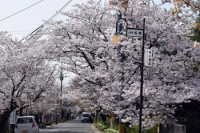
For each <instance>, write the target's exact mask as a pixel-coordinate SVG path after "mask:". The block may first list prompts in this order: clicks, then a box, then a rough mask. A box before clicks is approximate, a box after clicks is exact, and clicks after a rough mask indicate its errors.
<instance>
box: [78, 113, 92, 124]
mask: <svg viewBox="0 0 200 133" xmlns="http://www.w3.org/2000/svg"><path fill="white" fill-rule="evenodd" d="M80 119H81V122H83V123H92V122H93V120H92V116H91V113H88V112H83V113H82V114H81V117H80Z"/></svg>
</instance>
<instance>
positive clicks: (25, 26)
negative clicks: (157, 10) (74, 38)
mask: <svg viewBox="0 0 200 133" xmlns="http://www.w3.org/2000/svg"><path fill="white" fill-rule="evenodd" d="M38 1H39V0H2V3H1V4H0V20H1V19H2V18H5V17H7V16H9V15H11V14H13V13H15V12H16V11H19V10H21V9H23V8H26V7H28V6H30V5H31V4H33V3H36V2H38ZM68 1H69V0H44V1H43V2H42V3H40V4H38V5H36V6H34V7H32V8H30V9H28V10H26V11H24V12H22V13H20V14H18V15H16V16H14V17H11V18H9V19H7V20H4V21H0V31H8V32H9V33H11V34H12V35H13V36H14V37H18V38H22V37H24V36H26V35H27V34H29V33H31V32H32V31H33V30H34V29H35V28H37V27H38V26H39V25H41V24H42V23H43V22H44V21H45V20H47V19H48V18H50V17H51V16H52V15H53V14H55V13H56V11H58V10H59V9H60V8H61V7H62V6H63V5H64V4H65V3H67V2H68ZM86 1H87V0H73V1H72V2H71V3H70V5H69V6H68V7H67V8H66V9H65V10H70V9H71V8H72V5H74V4H75V3H80V2H81V3H83V2H86ZM155 1H156V2H158V1H160V0H155Z"/></svg>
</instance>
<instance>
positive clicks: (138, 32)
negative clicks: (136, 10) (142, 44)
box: [126, 28, 144, 37]
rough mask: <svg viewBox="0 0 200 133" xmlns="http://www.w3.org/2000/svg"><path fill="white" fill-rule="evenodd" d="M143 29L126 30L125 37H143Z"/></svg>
mask: <svg viewBox="0 0 200 133" xmlns="http://www.w3.org/2000/svg"><path fill="white" fill-rule="evenodd" d="M143 34H144V33H143V29H136V28H127V31H126V35H127V36H128V37H143Z"/></svg>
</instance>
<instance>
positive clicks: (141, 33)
mask: <svg viewBox="0 0 200 133" xmlns="http://www.w3.org/2000/svg"><path fill="white" fill-rule="evenodd" d="M118 19H119V17H118ZM117 22H119V20H118V21H117ZM117 25H119V23H117ZM120 29H125V30H126V36H129V37H139V38H142V46H141V53H142V55H141V63H140V110H139V133H142V115H143V84H144V54H145V18H144V19H143V28H142V29H138V28H128V27H127V25H126V28H118V26H116V33H117V35H119V34H118V33H120V32H121V33H123V31H120ZM122 35H123V34H122ZM116 38H117V39H116ZM118 38H120V37H115V38H114V39H112V42H113V43H118V42H120V41H121V39H118ZM113 40H114V41H113Z"/></svg>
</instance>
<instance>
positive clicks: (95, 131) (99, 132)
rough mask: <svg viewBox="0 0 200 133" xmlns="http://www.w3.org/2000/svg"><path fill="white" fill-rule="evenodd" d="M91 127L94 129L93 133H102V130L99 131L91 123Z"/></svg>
mask: <svg viewBox="0 0 200 133" xmlns="http://www.w3.org/2000/svg"><path fill="white" fill-rule="evenodd" d="M91 128H92V130H93V131H94V133H103V132H101V131H99V130H98V129H97V128H96V127H95V126H94V124H92V125H91Z"/></svg>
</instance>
